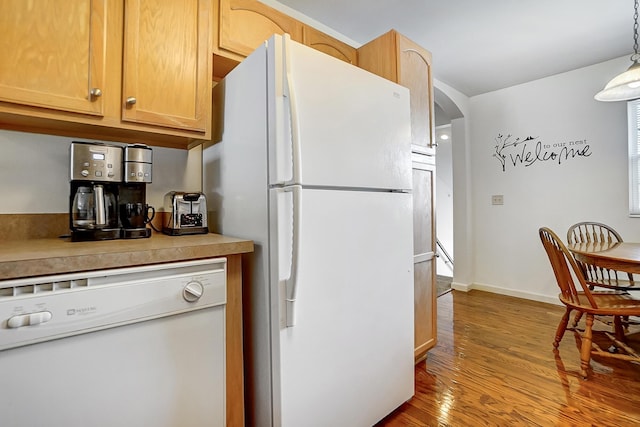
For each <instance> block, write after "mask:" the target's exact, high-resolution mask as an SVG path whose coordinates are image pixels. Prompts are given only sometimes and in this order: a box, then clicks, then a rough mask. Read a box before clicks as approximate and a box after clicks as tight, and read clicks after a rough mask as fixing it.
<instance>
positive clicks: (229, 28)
mask: <svg viewBox="0 0 640 427" xmlns="http://www.w3.org/2000/svg"><path fill="white" fill-rule="evenodd" d="M219 2H220V8H219V11H218V13H219V18H218V22H219V29H218V30H219V32H218V43H217V47H218V49H219V50H222V51H226V52H223V53H222V54H223V56H228V55H229V53H231V56H232V57H233V59H236V60H238V61H241V60H242V59H243V58H244V57H246V56H248V55H249V54H250V53H251V52H253V51H254V50H255V49H256V48H257V47H258V46H260V43H262V42H264V41H265V40H267V39H268V38H270V37H271V36H272V35H273V34H284V33H288V34H290V35H291V39H292V40H295V41H298V42H302V24H301V23H300V22H298V21H297V20H295V19H293V18H292V17H290V16H288V15H285V14H284V13H282V12H279V11H277V10H275V9H273V8H272V7H269V6H267V5H265V4H264V3H260V2H259V1H256V0H219ZM219 53H220V52H219ZM233 54H235V55H233Z"/></svg>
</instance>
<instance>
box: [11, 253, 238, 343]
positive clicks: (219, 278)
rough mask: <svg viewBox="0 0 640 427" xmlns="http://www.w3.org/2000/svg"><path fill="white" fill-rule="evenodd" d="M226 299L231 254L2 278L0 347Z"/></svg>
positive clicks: (202, 306)
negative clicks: (46, 274)
mask: <svg viewBox="0 0 640 427" xmlns="http://www.w3.org/2000/svg"><path fill="white" fill-rule="evenodd" d="M225 304H226V259H224V258H216V259H208V260H197V261H186V262H179V263H167V264H157V265H150V266H142V267H131V268H122V269H113V270H99V271H92V272H84V273H74V274H65V275H56V276H48V277H39V278H27V279H18V280H5V281H0V350H5V349H8V348H14V347H19V346H23V345H27V344H34V343H37V342H42V341H47V340H51V339H57V338H63V337H66V336H71V335H77V334H81V333H87V332H92V331H96V330H101V329H107V328H113V327H117V326H122V325H127V324H131V323H136V322H141V321H145V320H150V319H155V318H160V317H166V316H173V315H179V314H182V313H186V312H189V311H193V310H199V309H203V308H207V307H213V306H218V305H225Z"/></svg>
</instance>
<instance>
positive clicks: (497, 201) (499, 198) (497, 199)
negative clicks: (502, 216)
mask: <svg viewBox="0 0 640 427" xmlns="http://www.w3.org/2000/svg"><path fill="white" fill-rule="evenodd" d="M491 204H492V205H504V196H503V195H502V194H494V195H493V196H491Z"/></svg>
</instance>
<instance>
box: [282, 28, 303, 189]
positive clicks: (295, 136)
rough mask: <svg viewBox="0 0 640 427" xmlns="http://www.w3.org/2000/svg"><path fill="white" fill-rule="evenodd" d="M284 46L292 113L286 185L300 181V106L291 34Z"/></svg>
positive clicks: (283, 39) (285, 92) (287, 92)
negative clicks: (294, 78)
mask: <svg viewBox="0 0 640 427" xmlns="http://www.w3.org/2000/svg"><path fill="white" fill-rule="evenodd" d="M282 44H283V46H282V48H283V50H284V55H283V57H284V70H285V72H284V75H285V79H286V82H285V83H286V84H285V85H284V96H285V97H287V98H288V99H289V112H290V115H291V121H290V123H291V157H292V159H291V168H292V171H291V172H292V177H291V181H289V182H285V185H291V184H299V183H300V182H302V181H300V123H299V119H298V107H297V105H298V104H297V101H296V93H295V88H294V84H293V75H292V73H291V36H290V35H289V34H284V35H283V37H282Z"/></svg>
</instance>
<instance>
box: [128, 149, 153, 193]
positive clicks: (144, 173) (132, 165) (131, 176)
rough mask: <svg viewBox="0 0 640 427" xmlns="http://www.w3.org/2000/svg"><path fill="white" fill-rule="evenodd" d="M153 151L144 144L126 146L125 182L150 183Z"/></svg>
mask: <svg viewBox="0 0 640 427" xmlns="http://www.w3.org/2000/svg"><path fill="white" fill-rule="evenodd" d="M152 163H153V152H152V151H151V148H149V147H147V146H146V145H144V144H135V145H127V146H126V147H124V182H140V183H147V184H150V183H151V182H152V179H151V170H152Z"/></svg>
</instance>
